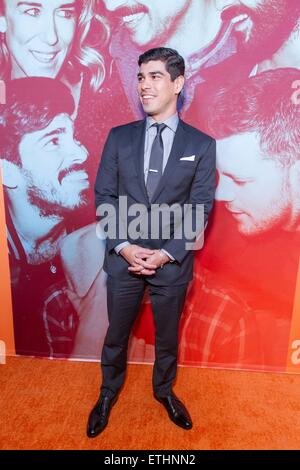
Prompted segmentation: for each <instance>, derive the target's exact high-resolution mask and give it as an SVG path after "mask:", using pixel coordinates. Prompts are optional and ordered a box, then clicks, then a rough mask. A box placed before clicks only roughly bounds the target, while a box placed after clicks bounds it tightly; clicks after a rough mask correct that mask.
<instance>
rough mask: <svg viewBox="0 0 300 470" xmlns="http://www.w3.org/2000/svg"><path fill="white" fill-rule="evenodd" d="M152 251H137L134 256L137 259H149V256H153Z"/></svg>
mask: <svg viewBox="0 0 300 470" xmlns="http://www.w3.org/2000/svg"><path fill="white" fill-rule="evenodd" d="M153 254H154V251H153V250H147V251H137V252H136V253H135V254H134V256H136V257H137V258H149V256H151V255H153Z"/></svg>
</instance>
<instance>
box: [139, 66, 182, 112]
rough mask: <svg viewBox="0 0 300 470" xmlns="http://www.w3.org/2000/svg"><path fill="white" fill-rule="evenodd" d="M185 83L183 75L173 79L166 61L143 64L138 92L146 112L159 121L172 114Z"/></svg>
mask: <svg viewBox="0 0 300 470" xmlns="http://www.w3.org/2000/svg"><path fill="white" fill-rule="evenodd" d="M183 83H184V79H183V77H177V78H176V79H175V80H174V81H172V80H171V75H170V74H169V72H167V70H166V66H165V64H164V62H162V61H160V60H150V61H149V62H148V63H145V64H141V66H140V70H139V73H138V93H139V96H140V100H141V103H142V106H143V109H144V111H145V113H146V114H148V115H149V116H152V117H153V118H154V119H155V120H157V121H160V120H164V119H166V118H168V117H170V116H172V114H174V113H175V112H176V105H177V97H178V94H179V93H180V91H181V89H182V87H183Z"/></svg>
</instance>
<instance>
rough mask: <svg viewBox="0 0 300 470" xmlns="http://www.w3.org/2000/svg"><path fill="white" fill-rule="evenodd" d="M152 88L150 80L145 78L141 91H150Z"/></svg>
mask: <svg viewBox="0 0 300 470" xmlns="http://www.w3.org/2000/svg"><path fill="white" fill-rule="evenodd" d="M150 87H151V84H150V80H149V78H147V77H145V78H144V79H143V81H142V82H140V89H141V91H145V90H149V88H150Z"/></svg>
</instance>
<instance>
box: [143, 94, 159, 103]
mask: <svg viewBox="0 0 300 470" xmlns="http://www.w3.org/2000/svg"><path fill="white" fill-rule="evenodd" d="M155 98H156V96H154V95H148V94H144V95H141V100H142V103H143V104H149V103H150V102H151V101H153V100H154V99H155Z"/></svg>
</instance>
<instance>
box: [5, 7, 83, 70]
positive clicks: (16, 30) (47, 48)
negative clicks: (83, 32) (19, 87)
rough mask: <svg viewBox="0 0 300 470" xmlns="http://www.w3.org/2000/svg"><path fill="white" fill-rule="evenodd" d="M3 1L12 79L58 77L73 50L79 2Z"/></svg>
mask: <svg viewBox="0 0 300 470" xmlns="http://www.w3.org/2000/svg"><path fill="white" fill-rule="evenodd" d="M3 1H4V12H2V15H3V16H0V25H1V31H2V32H5V42H6V45H7V48H8V50H9V52H10V56H11V65H12V78H20V77H25V76H41V77H49V78H55V77H56V76H57V75H58V74H59V72H60V70H61V67H62V65H63V63H64V62H65V60H66V58H67V56H68V54H69V52H70V50H71V47H72V42H73V39H74V36H75V29H76V19H77V11H76V8H75V3H76V1H75V2H74V1H71V0H65V1H64V0H51V1H49V0H38V1H37V2H32V1H30V0H26V1H21V2H20V1H18V0H3Z"/></svg>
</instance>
